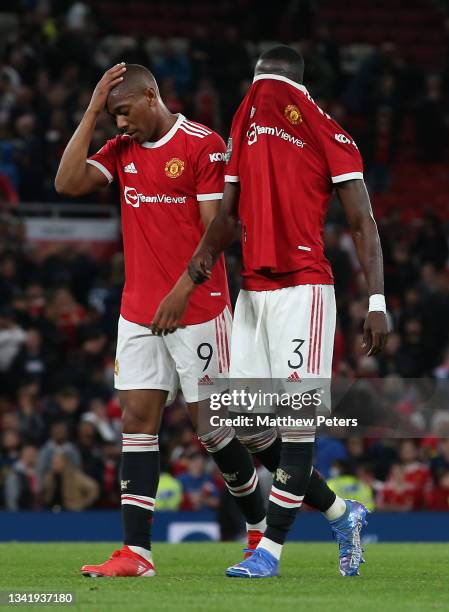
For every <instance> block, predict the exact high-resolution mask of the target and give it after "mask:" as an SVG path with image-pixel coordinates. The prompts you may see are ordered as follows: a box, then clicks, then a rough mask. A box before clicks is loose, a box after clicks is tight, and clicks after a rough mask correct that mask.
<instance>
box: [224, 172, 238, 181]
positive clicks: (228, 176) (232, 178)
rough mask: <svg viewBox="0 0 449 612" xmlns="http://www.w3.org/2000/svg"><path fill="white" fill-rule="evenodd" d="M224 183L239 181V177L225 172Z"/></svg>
mask: <svg viewBox="0 0 449 612" xmlns="http://www.w3.org/2000/svg"><path fill="white" fill-rule="evenodd" d="M225 183H240V177H239V176H231V175H230V174H225Z"/></svg>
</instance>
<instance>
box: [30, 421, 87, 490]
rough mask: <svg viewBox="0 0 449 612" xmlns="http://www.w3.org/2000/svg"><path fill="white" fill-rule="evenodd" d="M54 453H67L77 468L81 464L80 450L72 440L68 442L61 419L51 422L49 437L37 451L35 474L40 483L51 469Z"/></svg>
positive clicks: (65, 426) (71, 462)
mask: <svg viewBox="0 0 449 612" xmlns="http://www.w3.org/2000/svg"><path fill="white" fill-rule="evenodd" d="M56 454H64V455H67V457H68V458H69V461H70V464H71V465H72V466H73V467H76V468H78V467H79V466H80V465H81V455H80V452H79V450H78V448H77V447H76V446H75V445H74V444H73V443H72V442H69V440H68V432H67V425H66V424H65V423H64V422H63V421H59V422H56V423H53V425H52V426H51V429H50V437H49V439H48V441H47V442H46V443H45V444H44V446H43V447H42V448H41V449H40V451H39V459H38V464H37V475H38V479H39V482H40V483H41V484H42V483H43V481H44V478H45V476H46V475H47V474H48V472H49V470H50V469H51V466H52V462H53V457H54V456H55V455H56Z"/></svg>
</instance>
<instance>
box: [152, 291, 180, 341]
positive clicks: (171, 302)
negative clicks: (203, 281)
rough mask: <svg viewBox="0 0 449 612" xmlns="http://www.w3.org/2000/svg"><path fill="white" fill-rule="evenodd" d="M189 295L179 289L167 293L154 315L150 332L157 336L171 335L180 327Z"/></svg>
mask: <svg viewBox="0 0 449 612" xmlns="http://www.w3.org/2000/svg"><path fill="white" fill-rule="evenodd" d="M188 299H189V295H188V294H187V293H186V292H184V291H182V290H181V289H180V288H179V287H174V288H173V289H172V290H171V291H170V293H168V294H167V295H166V296H165V298H164V299H163V300H162V302H161V303H160V304H159V307H158V309H157V311H156V314H155V315H154V318H153V321H152V323H151V331H152V332H153V334H155V335H157V336H162V335H166V334H172V333H173V332H175V331H176V330H177V329H178V328H179V327H180V322H181V319H182V315H183V314H184V311H185V309H186V307H187V302H188Z"/></svg>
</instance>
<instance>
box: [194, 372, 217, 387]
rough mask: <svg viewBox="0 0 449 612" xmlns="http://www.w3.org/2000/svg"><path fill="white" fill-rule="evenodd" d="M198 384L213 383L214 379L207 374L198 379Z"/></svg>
mask: <svg viewBox="0 0 449 612" xmlns="http://www.w3.org/2000/svg"><path fill="white" fill-rule="evenodd" d="M198 384H199V385H213V384H214V381H213V380H212V379H211V378H210V376H208V375H207V374H205V375H204V376H203V378H200V379H198Z"/></svg>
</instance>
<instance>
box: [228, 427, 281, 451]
mask: <svg viewBox="0 0 449 612" xmlns="http://www.w3.org/2000/svg"><path fill="white" fill-rule="evenodd" d="M277 435H278V433H277V429H276V428H275V427H270V428H269V429H264V430H263V431H258V432H256V433H250V434H248V433H239V432H238V431H237V438H238V439H239V440H240V442H241V443H242V444H243V445H244V446H246V448H247V449H248V451H249V452H250V453H252V454H254V453H260V452H262V451H264V450H265V449H267V448H269V447H270V446H271V445H272V444H273V442H274V441H275V440H276V438H277Z"/></svg>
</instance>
